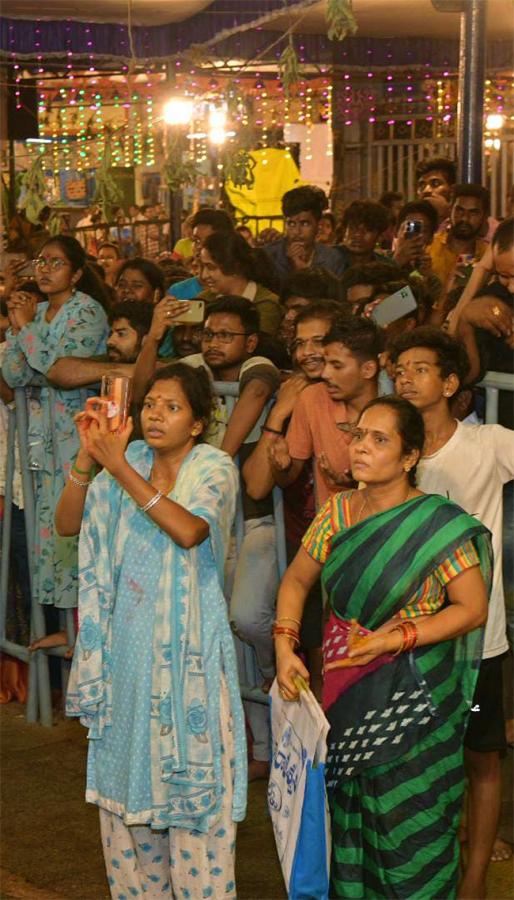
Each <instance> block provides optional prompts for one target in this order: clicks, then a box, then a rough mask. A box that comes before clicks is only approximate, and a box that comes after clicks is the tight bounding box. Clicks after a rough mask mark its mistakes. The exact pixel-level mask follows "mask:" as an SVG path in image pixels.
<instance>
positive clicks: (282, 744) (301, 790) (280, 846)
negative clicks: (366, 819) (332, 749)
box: [268, 679, 331, 900]
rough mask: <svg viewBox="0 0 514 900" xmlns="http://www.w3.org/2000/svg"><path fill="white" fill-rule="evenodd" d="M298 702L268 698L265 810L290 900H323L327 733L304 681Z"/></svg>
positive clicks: (327, 865) (326, 873)
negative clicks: (269, 746)
mask: <svg viewBox="0 0 514 900" xmlns="http://www.w3.org/2000/svg"><path fill="white" fill-rule="evenodd" d="M299 682H301V689H300V699H299V701H298V702H294V703H291V702H288V701H286V700H283V699H282V698H281V696H280V694H279V690H278V685H277V682H276V681H275V682H274V683H273V686H272V688H271V691H270V696H271V731H272V758H271V769H270V780H269V786H268V807H269V811H270V815H271V820H272V823H273V830H274V832H275V841H276V845H277V852H278V856H279V859H280V864H281V866H282V874H283V876H284V881H285V884H286V888H287V893H288V897H289V898H291V900H313V898H315V900H327V898H328V887H329V871H330V850H331V841H330V818H329V811H328V802H327V794H326V788H325V759H326V753H327V741H326V739H327V734H328V730H329V728H330V726H329V723H328V722H327V720H326V718H325V716H324V714H323V711H322V709H321V707H320V706H319V704H318V702H317V700H316V698H315V697H314V694H313V693H312V691H310V690H309V688H308V686H307V685H306V683H305V682H303V680H301V679H300V680H299Z"/></svg>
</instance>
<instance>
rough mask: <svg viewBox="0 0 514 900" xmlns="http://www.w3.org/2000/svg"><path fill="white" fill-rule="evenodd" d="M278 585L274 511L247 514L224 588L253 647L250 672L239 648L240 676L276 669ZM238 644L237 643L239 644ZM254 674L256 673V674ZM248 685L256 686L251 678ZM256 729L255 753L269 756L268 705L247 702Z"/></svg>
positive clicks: (233, 619) (265, 675)
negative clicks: (249, 516)
mask: <svg viewBox="0 0 514 900" xmlns="http://www.w3.org/2000/svg"><path fill="white" fill-rule="evenodd" d="M278 585H279V577H278V565H277V545H276V533H275V524H274V521H273V516H263V517H262V518H261V519H248V520H247V521H246V522H245V524H244V538H243V543H242V545H241V549H240V551H239V553H237V550H236V547H235V542H234V545H233V547H231V551H230V553H229V557H228V560H227V567H226V581H225V593H226V596H227V598H229V600H230V612H229V618H230V624H231V626H232V629H233V631H234V632H235V634H236V635H237V637H238V638H240V639H241V640H242V641H244V642H245V643H247V644H250V646H251V647H252V648H253V650H254V652H255V668H254V672H253V673H250V672H249V667H248V664H247V661H246V662H245V661H244V660H243V656H244V654H243V653H242V652H241V648H239V649H238V663H239V677H240V679H241V681H242V682H245V683H247V684H248V683H249V682H248V678H249V677H250V678H251V679H252V681H253V684H254V685H258V684H259V683H262V682H263V681H264V680H267V679H270V678H273V677H274V675H275V653H274V648H273V639H272V636H271V628H272V625H273V619H274V617H275V603H276V596H277V591H278ZM236 649H237V647H236ZM252 675H253V678H252ZM249 686H252V684H250V685H249ZM245 711H246V716H247V719H248V722H249V724H250V728H251V731H252V735H253V757H254V759H256V760H268V759H269V755H270V725H269V707H267V706H264V705H263V704H262V703H251V702H246V703H245Z"/></svg>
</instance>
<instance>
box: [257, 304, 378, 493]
mask: <svg viewBox="0 0 514 900" xmlns="http://www.w3.org/2000/svg"><path fill="white" fill-rule="evenodd" d="M381 349H382V347H381V335H380V329H379V328H378V326H377V325H375V323H374V322H373V321H372V320H371V319H360V318H357V317H345V318H343V319H341V320H338V321H337V322H335V323H334V325H333V326H332V328H331V329H330V331H329V333H328V334H327V335H326V337H325V338H324V340H323V350H324V357H325V365H324V368H323V372H322V379H323V380H322V381H321V382H320V383H318V384H313V385H310V386H309V387H306V388H305V390H303V391H302V393H301V394H300V395H299V397H298V399H297V400H296V403H295V406H294V409H293V415H292V417H291V422H290V425H289V428H288V431H287V436H286V438H285V439H284V438H279V439H278V440H277V441H276V442H275V443H274V444H273V445H272V447H271V448H270V461H271V464H272V468H273V475H274V478H275V481H276V483H277V484H279V485H280V486H281V487H287V485H289V484H293V482H295V481H296V479H297V478H298V476H299V475H300V473H301V471H302V470H303V468H304V466H305V464H306V462H307V461H308V460H310V459H311V458H314V459H315V462H316V465H315V487H316V503H317V506H318V507H319V506H322V505H323V503H324V502H325V501H326V500H327V499H328V497H329V496H330V494H331V493H333V492H335V491H339V490H341V489H342V488H343V487H344V486H345V485H346V486H347V487H349V486H350V484H351V483H352V481H351V475H350V474H349V472H348V469H349V456H348V445H349V442H350V438H349V436H348V435H346V434H344V432H342V431H341V429H340V428H339V427H338V425H341V424H343V423H345V422H355V421H357V419H358V418H359V414H360V411H361V410H362V409H363V408H364V406H365V405H366V403H368V402H369V401H370V400H372V399H374V398H375V397H376V396H377V393H378V373H379V362H378V355H379V353H380V351H381Z"/></svg>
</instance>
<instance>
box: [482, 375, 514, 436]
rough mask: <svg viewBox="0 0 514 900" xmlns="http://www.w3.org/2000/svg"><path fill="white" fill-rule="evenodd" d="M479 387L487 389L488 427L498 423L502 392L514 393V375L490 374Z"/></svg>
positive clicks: (486, 412)
mask: <svg viewBox="0 0 514 900" xmlns="http://www.w3.org/2000/svg"><path fill="white" fill-rule="evenodd" d="M478 387H482V388H484V389H485V422H486V425H496V424H497V423H498V398H499V392H500V391H511V392H512V391H514V375H511V374H510V373H509V372H488V373H487V375H486V376H485V378H484V379H483V380H482V381H481V382H480V384H479V385H478Z"/></svg>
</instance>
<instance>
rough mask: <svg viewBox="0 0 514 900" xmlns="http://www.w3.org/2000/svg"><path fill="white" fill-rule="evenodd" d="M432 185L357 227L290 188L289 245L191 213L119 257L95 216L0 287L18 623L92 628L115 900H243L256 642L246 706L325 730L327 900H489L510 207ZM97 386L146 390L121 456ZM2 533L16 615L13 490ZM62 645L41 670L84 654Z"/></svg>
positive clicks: (83, 660)
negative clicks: (62, 615)
mask: <svg viewBox="0 0 514 900" xmlns="http://www.w3.org/2000/svg"><path fill="white" fill-rule="evenodd" d="M417 174H418V182H417V184H418V192H417V197H416V198H405V197H403V196H402V195H401V194H396V193H393V192H390V193H388V194H385V195H383V196H382V197H381V198H380V199H379V200H371V199H364V200H358V201H354V202H352V203H350V204H348V206H347V207H346V208H345V209H344V210H342V212H341V213H340V214H338V213H337V211H336V212H330V211H328V200H327V198H326V196H325V194H324V193H323V191H321V190H320V189H318V188H315V187H312V186H309V185H304V186H300V187H297V188H294V189H292V190H290V191H288V192H287V193H286V194H285V195H284V197H283V199H282V210H283V217H284V230H283V233H279V232H277V231H275V230H274V229H265V230H264V231H263V232H260V233H259V232H257V233H254V231H253V230H252V229H251V228H250V227H249V226H248V225H245V224H243V225H241V224H239V225H238V224H237V223H236V222H235V220H234V218H233V217H232V216H231V215H230V214H229V213H228V212H227V211H225V210H223V209H215V208H208V207H205V208H200V209H199V210H197V211H196V212H195V213H194V214H193V215H191V216H188V218H187V219H185V222H184V232H183V236H182V238H181V239H180V240H179V241H178V242H177V244H176V245H175V247H174V248H173V251H172V252H171V253H164V254H163V253H162V242H163V238H164V237H165V236H166V235H165V233H164V232H163V230H162V228H159V226H156V228H157V230H156V231H152V230H151V229H152V226H146V225H143V224H141V219H138V211H137V210H135V209H132V208H131V210H130V211H128V210H127V212H124V211H123V210H121V211H119V214H118V215H117V216H116V218H115V221H114V224H113V225H112V226H111V227H110V228H109V230H108V234H107V235H106V234H105V230H103V231H102V234H101V236H100V237H101V239H99V236H98V234H97V231H96V229H95V225H96V222H97V219H95V215H96V216H97V215H98V211H95V210H91V211H90V212H89V213H88V215H87V216H86V217H85V219H84V220H83V221H82V223H79V224H80V228H81V229H83V230H82V231H81V230H80V229H79V231H78V233H77V237H73V236H72V235H70V234H61V235H58V236H54V237H49V236H48V235H45V236H44V238H43V240H41V239H39V242H38V246H37V250H36V251H35V259H34V260H33V263H32V273H30V272H29V273H28V274H27V258H28V257H30V254H31V249H30V248H27V251H26V253H25V254H22V256H21V258H19V259H16V258H12V259H11V260H10V261H9V263H8V264H7V265H6V266H5V268H4V272H3V277H4V285H3V300H2V310H1V318H0V329H1V343H0V363H1V375H0V395H1V401H2V417H1V418H0V425H1V426H2V428H3V429H4V437H5V422H6V415H5V413H6V408H7V407H8V406H9V404H11V403H13V400H14V390H15V389H16V388H23V389H24V391H25V395H26V397H27V400H28V409H29V430H28V448H27V450H28V457H29V465H30V468H31V469H32V471H33V474H34V484H35V501H36V534H35V539H34V545H35V566H34V578H33V583H32V595H33V598H34V600H35V601H36V602H38V603H41V604H44V606H45V609H52V608H57V609H70V608H72V609H75V608H76V607H77V606H78V625H79V629H78V635H77V639H76V644H75V647H74V648H73V647H72V646H70V647H69V652H70V655H72V654H73V662H72V667H71V675H70V683H69V687H68V694H67V710H68V713H69V714H70V715H73V716H79V717H80V718H81V721H82V722H83V724H85V725H86V726H87V727H88V728H89V738H90V740H89V742H88V745H89V750H88V781H87V795H86V796H87V800H88V801H89V802H91V803H94V804H96V805H98V806H99V808H100V824H101V833H102V843H103V849H104V855H105V861H106V869H107V876H108V881H109V885H110V890H111V893H112V896H113V897H119V896H122V895H123V896H134V897H136V896H142V895H143V894H145V895H146V896H148V897H157V896H159V897H166V896H167V897H172V896H184V897H192V898H197V897H216V898H217V897H221V896H224V897H234V896H235V893H236V886H235V875H234V856H235V832H236V823H237V822H238V821H241V820H242V819H243V818H244V815H245V802H246V786H247V781H248V780H255V779H265V778H267V777H268V775H269V771H270V746H271V735H270V719H269V709H268V707H267V706H266V705H265V704H262V703H254V702H247V701H245V703H244V704H243V703H242V701H241V699H240V692H239V680H238V672H239V678H241V672H242V667H243V662H242V656H241V647H242V646H244V645H245V644H246V645H247V646H248V647H250V648H251V650H252V653H253V656H254V661H255V671H256V672H257V677H256V686H258V687H260V688H261V689H262V691H263V692H267V691H269V689H270V687H271V684H272V682H273V681H274V679H275V678H276V679H277V682H278V686H279V690H280V693H281V696H282V697H283V698H284V700H288V701H294V700H295V699H296V698H297V696H298V693H297V682H296V680H295V678H296V676H298V675H300V676H302V677H303V678H305V679H307V680H308V681H309V683H310V685H311V688H312V690H313V691H314V693H315V695H316V696H317V697H318V699H319V700H320V702H321V703H322V704H323V707H324V709H325V712H326V715H327V717H328V719H329V722H330V726H331V730H330V733H329V738H328V761H327V792H328V797H329V804H330V809H331V818H332V832H333V850H332V862H331V892H330V896H334V897H368V898H371V897H373V898H375V897H403V898H410V897H413V896H431V897H447V898H450V897H454V896H459V897H461V898H470V900H473V898H483V897H484V896H485V878H486V873H487V868H488V865H489V862H490V860H491V858H493V859H495V858H496V859H501V858H508V856H509V855H510V854H511V852H512V849H511V847H510V845H509V844H507V843H506V842H504V841H502V840H500V838H498V837H497V828H498V820H499V812H500V804H501V766H500V761H501V756H502V754H503V753H504V752H505V750H506V748H507V746H508V744H512V743H513V741H514V734H513V731H512V725H513V722H512V718H509V719H508V721H507V723H506V721H505V715H504V709H503V685H502V664H503V662H504V660H505V658H506V656H507V654H508V652H509V641H510V644H511V645H512V639H513V619H512V616H513V613H512V601H513V584H514V572H513V568H514V563H513V556H512V520H513V516H512V513H513V511H514V495H513V491H512V485H513V479H514V431H513V428H514V422H513V407H512V393H511V392H509V391H505V392H501V394H500V399H499V404H498V422H497V423H496V424H487V425H486V424H483V421H484V417H485V403H484V391H483V389H481V388H480V387H477V385H478V383H479V382H480V380H481V379H482V378H483V377H484V376H485V375H486V374H487V373H488V372H489V371H494V372H498V371H499V372H502V373H510V374H512V373H513V372H514V368H513V354H512V350H513V348H514V209H512V210H510V215H509V216H508V217H507V218H505V219H504V220H503V221H501V222H499V221H497V220H495V219H492V218H491V216H490V209H489V193H488V191H487V189H486V188H484V187H483V186H482V185H480V184H457V183H456V167H455V164H454V163H453V162H452V161H450V160H447V159H429V160H425V161H423V162H421V163H420V164H419V166H418V172H417ZM152 213H155V214H156V217H158V215H159V210H152ZM150 218H151V216H150ZM86 219H87V221H86ZM127 223H128V224H127ZM142 228H144V231H141V229H142ZM84 229H85V230H84ZM138 229H139V230H138ZM168 237H169V235H168ZM39 238H41V235H39ZM13 249H14V250H15V249H16V247H15V246H14V244H13ZM198 301H200V303H198ZM193 312H194V313H195V315H194V316H193V315H192V313H193ZM109 375H120V376H125V377H128V378H130V379H131V387H132V394H131V396H132V399H131V407H130V416H129V418H128V420H127V422H126V424H125V425H123V426H122V427H120V428H118V429H117V430H116V431H113V430H111V429H110V426H109V418H108V413H109V410H108V408H107V406H106V403H105V402H103V401H102V399H101V398H99V397H98V394H99V389H98V385H99V382H100V381H101V379H102V378H103V377H104V376H109ZM234 383H236V384H237V388H238V391H237V397H236V399H235V401H234V402H232V403H230V402H229V399H228V397H227V396H225V394H224V391H223V387H224V385H230V386H232V385H233V384H234ZM228 393H230V391H228V389H227V394H228ZM3 443H4V445H5V443H6V442H5V441H4V442H3ZM0 464H1V467H2V472H3V471H4V469H5V459H4V460H0ZM276 486H278V487H280V488H281V489H282V492H283V510H284V527H285V535H286V553H287V560H288V563H289V568H288V569H287V571H286V573H285V576H284V577H283V579H282V581H281V579H280V575H279V561H278V560H279V555H278V550H277V528H276V522H275V513H274V510H275V507H274V502H273V489H274V488H275V487H276ZM4 494H5V484H4V483H0V495H4ZM2 505H3V501H2ZM236 510H238V512H237V518H238V522H239V526H238V528H237V529H234V517H235V516H236ZM12 523H13V525H12V535H11V555H12V566H11V584H10V588H11V594H12V595H13V596H14V595H16V594H18V595H20V596H21V597H22V601H23V602H22V604H21V607H23V606H24V607H25V609H26V610H29V609H30V604H31V592H30V585H29V583H28V579H27V577H26V569H27V549H26V535H25V533H24V528H23V494H22V491H21V489H20V484H19V470H18V469H16V470H15V478H14V486H13V503H12ZM509 523H510V524H509ZM236 531H237V532H238V533H237V536H236ZM506 601H507V611H508V615H507V616H506ZM509 603H510V607H509ZM48 624H49V629H48V630H49V632H51V633H49V634H47V635H46V636H43V635H33V636H32V637H33V642H32V644H31V647H32V649H33V650H34V652H36V651H38V652H44V648H45V647H48V646H50V645H51V644H56V643H62V644H66V643H67V642H68V640H69V638H68V634H67V633H63V632H56V633H54V631H55V629H54V631H53V630H52V627H51V626H52V624H54V620H53V619H52V616H51V614H50V613H49V614H48ZM233 635H236V636H237V638H238V639H239V640H238V641H236V642H235V644H234V640H233ZM506 725H507V728H506ZM247 743H248V748H247ZM465 784H467V792H466V798H465ZM461 851H462V852H461Z"/></svg>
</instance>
